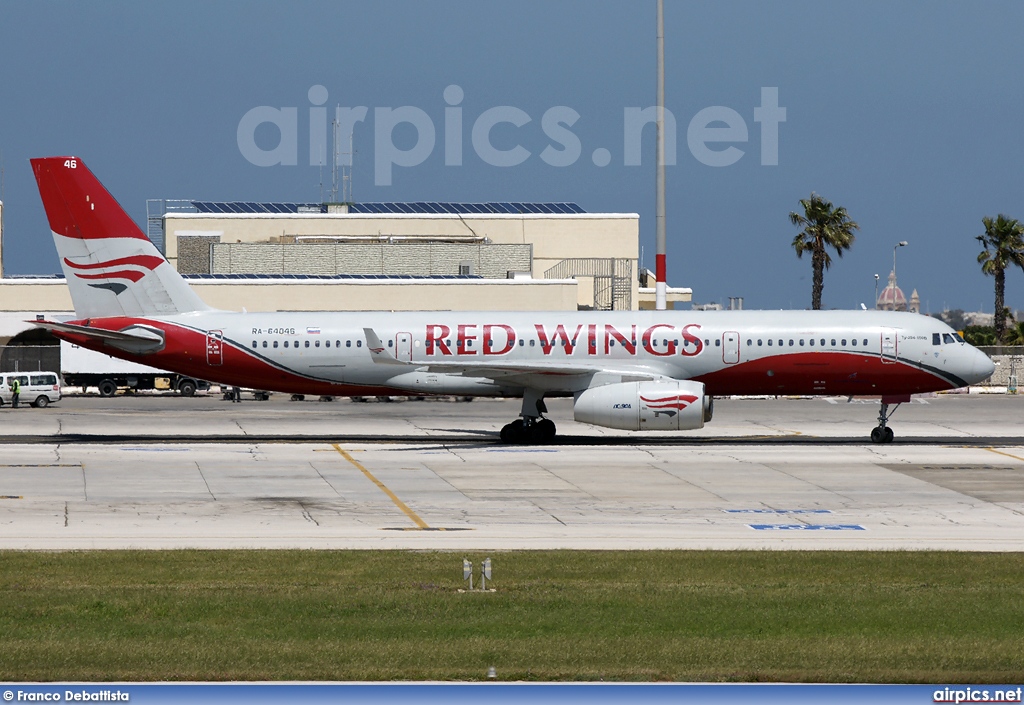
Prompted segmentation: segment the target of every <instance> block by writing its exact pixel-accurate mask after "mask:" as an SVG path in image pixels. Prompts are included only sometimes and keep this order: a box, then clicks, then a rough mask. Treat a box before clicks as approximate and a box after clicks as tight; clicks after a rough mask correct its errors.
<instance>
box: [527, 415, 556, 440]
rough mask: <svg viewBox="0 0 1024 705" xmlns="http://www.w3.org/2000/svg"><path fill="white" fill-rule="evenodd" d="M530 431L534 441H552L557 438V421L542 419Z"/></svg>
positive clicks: (531, 438)
mask: <svg viewBox="0 0 1024 705" xmlns="http://www.w3.org/2000/svg"><path fill="white" fill-rule="evenodd" d="M530 431H531V433H530V440H531V441H532V442H534V443H550V442H551V441H553V440H555V431H556V429H555V422H554V421H552V420H551V419H540V420H539V421H537V422H536V423H534V424H533V426H532V427H531V428H530Z"/></svg>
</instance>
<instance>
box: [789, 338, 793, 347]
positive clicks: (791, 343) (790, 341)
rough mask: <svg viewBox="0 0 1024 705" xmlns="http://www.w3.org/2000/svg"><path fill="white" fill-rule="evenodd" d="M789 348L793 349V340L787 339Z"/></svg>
mask: <svg viewBox="0 0 1024 705" xmlns="http://www.w3.org/2000/svg"><path fill="white" fill-rule="evenodd" d="M789 347H793V339H792V338H790V339H789Z"/></svg>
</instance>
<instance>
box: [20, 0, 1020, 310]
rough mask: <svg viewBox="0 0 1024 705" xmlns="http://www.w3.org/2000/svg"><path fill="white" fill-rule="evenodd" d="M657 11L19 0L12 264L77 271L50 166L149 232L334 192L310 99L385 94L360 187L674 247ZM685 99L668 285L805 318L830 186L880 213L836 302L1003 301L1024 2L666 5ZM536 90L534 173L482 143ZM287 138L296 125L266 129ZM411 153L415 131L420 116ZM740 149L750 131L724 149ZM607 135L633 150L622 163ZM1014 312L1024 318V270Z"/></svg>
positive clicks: (634, 7) (831, 280) (862, 210)
mask: <svg viewBox="0 0 1024 705" xmlns="http://www.w3.org/2000/svg"><path fill="white" fill-rule="evenodd" d="M654 20H655V3H654V0H645V1H644V2H636V1H631V2H610V1H606V2H596V1H594V0H587V1H578V2H569V1H562V2H550V1H547V2H539V1H530V0H519V1H517V2H515V3H490V2H479V1H476V2H471V1H466V2H462V1H454V0H452V1H448V2H431V3H425V2H412V1H398V0H393V1H383V2H361V3H354V2H322V3H316V2H305V3H303V2H298V3H280V4H278V3H252V2H245V3H228V2H218V3H208V2H202V3H200V2H179V3H173V4H169V3H168V4H155V3H110V2H108V3H98V4H94V3H71V2H48V3H10V2H5V3H4V4H3V5H0V62H2V64H0V65H2V71H0V96H2V98H0V152H2V157H3V166H4V172H5V184H4V194H3V196H4V202H5V207H6V215H5V222H6V235H5V252H4V259H5V266H6V271H7V272H9V273H48V272H55V271H58V269H59V266H58V262H57V257H56V254H55V251H54V249H53V246H52V244H51V242H50V237H49V233H48V228H47V226H46V221H45V217H44V214H43V210H42V206H41V204H40V202H39V198H38V195H37V194H36V191H35V184H34V181H33V179H32V175H31V170H30V168H29V165H28V159H29V158H30V157H34V156H46V155H54V154H76V155H78V156H80V157H82V158H83V159H84V160H85V161H86V162H87V163H88V164H89V166H90V167H91V168H92V169H93V171H95V172H96V173H97V175H98V176H99V177H100V179H101V180H103V181H104V183H105V184H106V185H107V187H108V188H109V189H110V190H111V191H112V192H113V193H114V195H115V196H116V197H117V198H118V199H119V200H120V201H121V202H122V204H123V205H124V206H125V207H126V208H127V209H128V210H129V212H130V213H131V214H132V216H133V217H134V218H135V219H136V220H137V221H139V222H142V221H143V220H144V218H145V200H146V199H147V198H197V199H207V200H234V199H237V200H282V201H283V200H302V201H315V200H318V199H319V197H320V186H319V181H320V176H319V174H320V169H319V167H318V166H315V165H314V166H310V164H309V139H310V135H309V109H310V107H311V105H310V101H309V98H308V92H309V89H310V88H311V87H312V86H315V85H322V86H324V87H325V88H326V89H327V92H328V99H327V102H326V105H327V106H329V107H331V108H333V107H334V106H335V105H337V104H340V105H342V106H346V107H355V106H366V107H367V108H368V109H369V110H368V115H367V118H366V120H365V121H363V122H360V123H357V124H356V127H355V133H354V140H355V148H356V156H355V167H354V196H355V199H356V200H359V201H413V200H446V201H487V200H500V201H527V200H537V201H576V202H577V203H579V204H580V205H581V206H582V207H583V208H585V209H587V210H589V211H612V212H638V213H639V214H640V216H641V221H640V222H641V240H642V243H643V245H644V256H645V260H646V264H647V265H648V266H649V267H651V268H653V263H654V252H653V249H654V162H653V156H654V130H653V126H650V127H648V128H647V129H646V130H645V131H644V133H643V149H644V152H643V157H644V161H643V164H642V165H641V166H625V165H624V110H625V109H626V108H630V107H641V108H642V107H647V106H650V105H652V104H653V102H654V97H655V90H654V89H655V63H654V56H655V55H654V41H653V40H654ZM666 22H667V25H668V29H667V38H666V59H667V64H668V66H667V81H666V82H667V94H668V107H669V108H670V109H671V110H672V112H673V113H674V115H675V116H676V119H677V154H678V161H677V164H676V165H675V166H671V167H669V168H668V198H667V201H668V242H669V253H668V254H669V283H670V285H673V286H692V287H693V288H694V298H695V300H697V301H709V300H711V301H715V300H724V299H725V298H726V297H728V296H744V297H745V298H746V302H747V306H748V307H751V308H753V307H756V308H789V307H794V308H804V307H807V306H808V305H809V302H810V280H811V265H810V261H809V259H807V258H805V259H804V260H797V259H796V257H795V255H794V254H793V251H792V249H791V248H790V246H789V243H790V241H791V240H792V238H793V235H794V234H795V229H794V228H793V226H792V225H790V223H789V221H788V217H787V216H788V213H789V212H790V211H791V210H794V209H796V208H797V207H798V200H799V199H800V198H806V197H807V196H808V195H809V194H810V193H811V191H816V192H817V193H819V194H821V195H823V196H824V197H826V198H828V199H830V200H832V201H833V202H834V203H836V204H841V205H844V206H846V207H847V209H848V210H849V212H850V214H851V216H852V217H853V218H854V219H855V220H857V221H858V222H859V223H860V224H861V226H862V229H861V231H860V233H859V234H858V237H857V242H856V243H855V245H854V248H853V250H852V251H851V252H850V253H848V254H847V255H846V256H844V257H843V258H842V259H841V260H836V261H835V262H834V265H833V267H832V269H831V271H829V272H828V273H827V274H826V279H825V292H824V304H825V306H827V307H837V308H853V307H856V306H857V305H858V304H859V303H860V302H865V303H868V304H869V305H870V301H871V298H872V296H873V292H874V280H873V275H874V274H875V273H878V274H880V275H881V276H882V281H883V283H884V281H885V277H886V275H887V274H888V272H889V270H890V268H891V267H892V247H893V245H894V244H895V243H896V242H897V241H899V240H903V239H905V240H908V241H909V242H910V245H909V246H908V247H906V248H902V249H901V250H900V252H899V275H900V277H899V279H900V283H901V285H902V286H903V287H904V288H905V289H906V290H907V293H908V294H909V291H910V289H912V288H915V287H916V288H917V289H918V290H919V291H920V294H921V297H922V303H923V304H924V305H925V306H927V307H928V308H929V309H930V310H931V311H933V312H934V311H939V310H941V309H942V308H943V306H947V307H951V308H966V309H970V310H976V309H978V308H979V306H983V307H984V309H985V310H987V311H991V310H992V280H991V279H990V278H986V277H983V276H982V275H981V273H980V270H979V268H978V266H977V264H976V263H975V256H976V254H977V252H978V246H977V243H976V242H975V241H974V240H973V236H974V235H977V234H979V233H980V232H981V218H982V216H985V215H993V216H994V215H995V214H997V213H1000V212H1002V213H1006V214H1008V215H1010V216H1011V217H1017V218H1020V219H1022V220H1024V179H1022V176H1024V173H1022V170H1024V167H1022V163H1024V161H1022V157H1024V129H1022V126H1024V79H1022V76H1024V71H1022V70H1021V68H1022V67H1021V64H1022V61H1021V56H1022V54H1024V42H1022V39H1021V29H1022V28H1024V3H1020V2H1016V1H1009V0H1007V1H1005V2H995V1H992V2H985V3H955V2H934V1H928V2H923V1H922V2H903V3H894V2H871V1H858V2H849V3H836V2H821V1H820V0H817V1H808V2H794V1H787V2H777V3H766V2H753V1H751V2H736V1H728V0H727V1H721V2H715V3H698V2H681V1H679V0H666ZM453 84H454V85H457V86H459V87H460V88H461V89H462V91H463V94H464V97H463V100H462V101H461V103H460V105H459V106H458V107H459V108H461V109H462V120H463V138H462V145H463V160H462V161H463V163H462V165H461V166H451V165H446V164H445V161H446V159H445V144H446V143H445V108H446V107H450V106H448V104H447V103H446V102H445V99H444V91H445V88H446V87H447V86H449V85H453ZM762 87H777V88H778V96H779V98H778V100H779V104H780V106H782V107H783V108H785V109H786V121H785V122H784V123H781V124H780V125H779V126H778V154H779V164H778V166H765V165H762V164H761V133H760V126H759V124H758V123H756V122H755V121H754V109H755V108H756V107H758V106H759V105H760V104H761V89H762ZM257 106H273V107H275V108H282V107H294V108H296V109H297V116H298V118H297V123H298V132H297V146H298V147H297V153H298V160H297V161H298V164H297V165H296V166H282V165H277V166H269V167H260V166H255V165H253V164H252V163H250V162H249V161H247V159H246V158H245V157H244V156H243V154H242V152H241V151H240V149H239V145H238V142H237V139H236V137H237V134H236V133H237V130H238V125H239V122H240V120H241V119H242V116H243V115H245V114H246V113H247V112H248V111H249V110H250V109H252V108H255V107H257ZM400 106H413V107H416V108H418V109H420V110H422V111H423V112H424V113H425V114H426V115H427V116H428V117H429V118H430V120H431V121H432V123H433V125H434V126H435V128H436V143H435V145H434V147H433V150H432V151H431V152H430V154H429V156H428V157H427V158H426V159H425V160H424V161H423V162H422V163H420V164H418V165H416V166H412V167H394V169H393V170H392V173H393V180H392V184H391V185H390V186H384V185H377V184H375V180H376V181H378V182H379V179H375V166H374V162H375V158H376V157H379V156H380V154H379V152H380V150H379V149H377V148H376V147H375V127H376V124H375V120H374V115H375V108H398V107H400ZM496 106H514V107H515V108H518V109H520V110H522V111H524V112H525V113H526V115H528V116H529V117H530V118H531V121H530V122H529V123H526V124H525V125H523V126H521V127H515V126H513V125H511V124H498V125H497V126H495V127H494V129H493V130H492V131H491V138H490V141H491V143H492V144H493V146H494V147H495V148H498V149H511V148H513V147H515V146H517V145H519V146H522V147H523V148H525V149H526V150H528V151H529V153H530V154H529V157H528V158H527V159H526V160H525V161H524V162H522V163H521V164H519V165H517V166H510V167H498V166H493V165H491V164H488V163H486V162H485V161H484V160H482V159H481V158H480V156H479V155H478V154H477V153H476V152H475V151H474V148H473V144H472V139H471V132H472V127H473V125H474V122H475V121H476V120H477V119H478V118H479V116H480V115H481V114H483V113H484V112H485V111H487V110H488V109H490V108H494V107H496ZM555 106H567V107H569V108H571V109H573V110H574V111H575V112H576V113H578V114H579V116H580V117H579V119H578V121H577V122H576V123H575V124H574V125H572V126H571V128H568V129H569V130H570V131H571V133H572V134H574V135H575V136H576V137H577V138H578V139H579V143H580V146H581V153H580V156H579V158H578V159H576V160H575V161H574V162H573V163H572V164H570V165H569V166H561V167H557V166H551V165H549V164H548V163H546V162H545V161H544V160H543V159H542V158H541V156H540V155H541V154H542V152H543V150H544V149H545V147H547V146H549V145H550V146H552V147H553V148H554V149H558V150H560V149H562V148H563V145H562V144H560V143H558V142H556V141H553V140H552V139H551V138H550V137H549V136H548V135H549V134H551V133H549V132H547V131H545V129H543V127H542V116H543V115H544V114H545V112H546V111H548V110H549V109H550V108H552V107H555ZM711 106H725V107H727V108H729V109H731V110H733V111H735V112H736V113H737V114H738V115H739V116H740V117H741V118H742V119H743V121H744V122H745V125H746V128H747V131H748V139H747V140H746V141H745V142H741V143H736V144H734V145H733V146H734V147H736V148H739V149H741V150H743V152H744V154H743V156H742V157H741V158H740V159H739V160H738V161H737V162H736V163H735V164H732V165H731V166H725V167H712V166H707V165H705V164H703V163H701V161H699V160H698V159H697V158H695V157H694V156H693V154H692V153H691V151H690V149H689V148H688V145H687V127H688V125H689V124H690V121H691V119H692V118H693V117H694V116H695V115H696V114H697V113H698V112H699V111H701V110H702V109H704V108H708V107H711ZM255 136H256V141H257V143H258V144H259V145H260V146H261V147H262V148H264V149H269V148H272V147H273V146H274V145H275V144H276V139H277V133H276V130H275V129H274V128H272V127H271V126H270V125H262V126H261V127H260V128H259V129H258V130H257V131H256V135H255ZM393 139H394V144H395V145H396V146H397V147H399V148H401V149H408V148H410V147H412V146H413V144H414V142H415V141H416V131H415V130H414V129H412V128H411V126H409V125H399V126H398V127H397V128H396V129H395V131H394V134H393ZM709 146H710V147H711V148H713V149H724V148H726V147H727V146H729V145H727V144H712V145H709ZM599 148H604V149H607V150H608V152H609V154H610V163H609V164H608V165H607V166H597V165H595V162H594V159H593V153H594V151H595V150H597V149H599ZM1007 303H1008V305H1010V306H1013V307H1015V308H1024V273H1021V272H1019V271H1016V272H1014V273H1012V274H1011V275H1010V276H1009V277H1008V283H1007Z"/></svg>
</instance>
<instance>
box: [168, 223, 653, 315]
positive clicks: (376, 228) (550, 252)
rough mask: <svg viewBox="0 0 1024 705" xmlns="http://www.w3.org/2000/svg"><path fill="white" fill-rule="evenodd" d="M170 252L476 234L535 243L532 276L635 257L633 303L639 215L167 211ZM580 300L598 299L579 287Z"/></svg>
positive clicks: (173, 258) (173, 260)
mask: <svg viewBox="0 0 1024 705" xmlns="http://www.w3.org/2000/svg"><path fill="white" fill-rule="evenodd" d="M164 228H165V232H166V250H167V252H166V254H167V259H168V260H170V262H171V264H172V265H174V266H175V267H177V257H178V237H180V236H188V235H216V236H219V237H220V238H221V242H226V243H233V242H267V241H269V240H270V239H271V238H281V237H288V236H293V235H362V236H366V235H385V236H389V235H390V236H402V237H414V236H424V237H427V238H430V237H435V238H436V237H440V236H460V237H465V236H474V235H475V236H478V237H486V238H489V239H490V240H491V241H492V242H494V243H498V244H504V243H512V244H529V245H532V246H533V272H532V273H533V277H534V278H535V279H540V278H542V277H543V276H544V272H545V271H547V270H548V269H550V268H551V267H553V266H555V265H556V264H558V263H559V262H561V261H562V260H564V259H570V258H574V257H584V258H588V257H593V258H617V259H629V260H632V261H633V272H634V276H633V280H634V283H633V294H632V297H631V300H632V302H633V308H634V309H635V308H637V307H638V303H637V302H638V298H639V297H638V288H639V285H638V284H637V283H636V272H637V260H638V259H639V253H640V219H639V216H638V215H636V214H635V213H585V214H572V215H566V214H520V215H513V214H479V213H477V214H466V215H463V216H461V217H460V216H457V215H447V214H431V215H421V214H408V215H397V214H387V215H380V214H362V213H351V214H341V213H326V214H323V213H298V214H237V215H223V214H220V213H168V214H167V215H165V216H164ZM579 298H580V303H590V302H592V300H593V291H592V287H591V288H589V289H587V287H584V286H581V287H580V289H579Z"/></svg>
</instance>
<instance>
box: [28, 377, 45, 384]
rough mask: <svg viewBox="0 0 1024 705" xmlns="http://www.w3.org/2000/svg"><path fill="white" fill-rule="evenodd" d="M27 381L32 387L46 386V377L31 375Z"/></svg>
mask: <svg viewBox="0 0 1024 705" xmlns="http://www.w3.org/2000/svg"><path fill="white" fill-rule="evenodd" d="M29 379H30V381H29V384H32V385H37V384H46V377H44V376H43V375H32V377H30V378H29Z"/></svg>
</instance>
